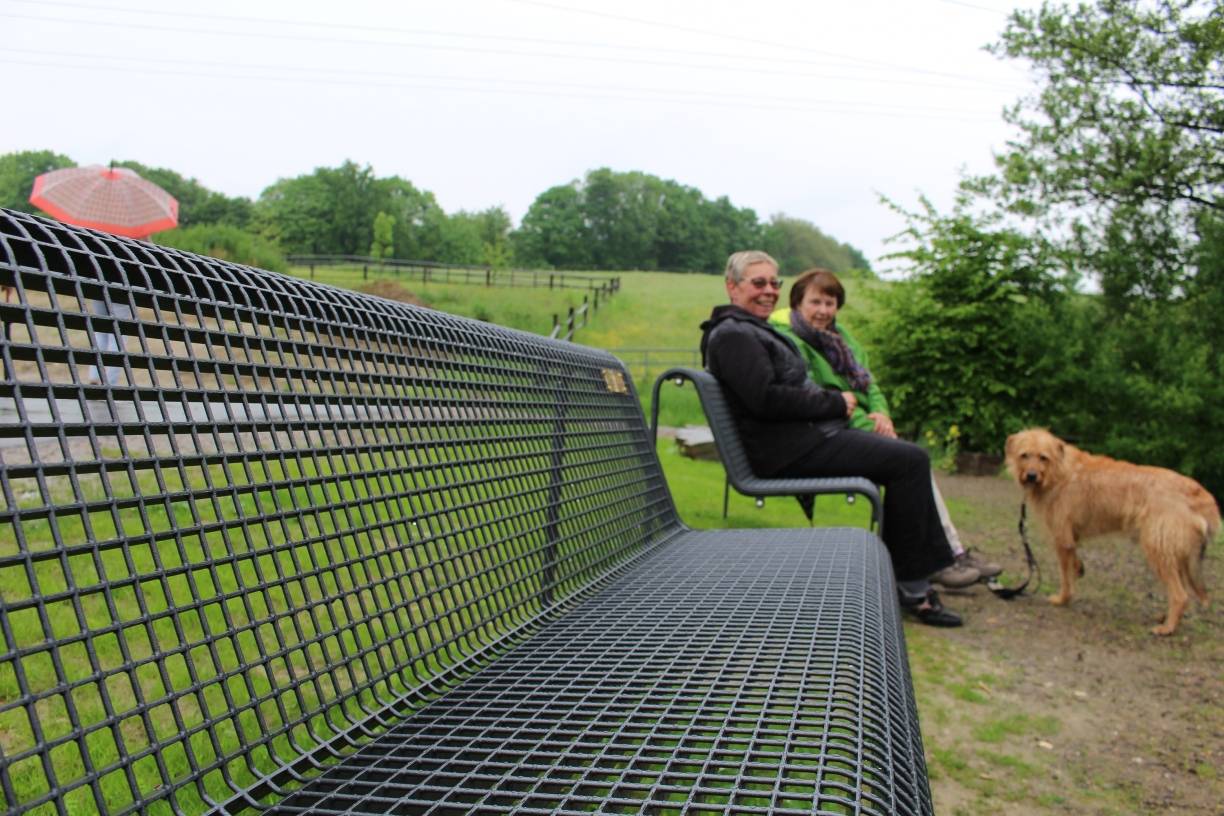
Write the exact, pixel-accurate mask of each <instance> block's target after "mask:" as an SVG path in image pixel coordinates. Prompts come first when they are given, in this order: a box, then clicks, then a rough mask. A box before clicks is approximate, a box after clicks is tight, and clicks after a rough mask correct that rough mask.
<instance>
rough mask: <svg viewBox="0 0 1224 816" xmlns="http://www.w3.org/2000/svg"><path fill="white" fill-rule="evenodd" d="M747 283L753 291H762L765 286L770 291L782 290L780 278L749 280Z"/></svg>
mask: <svg viewBox="0 0 1224 816" xmlns="http://www.w3.org/2000/svg"><path fill="white" fill-rule="evenodd" d="M748 282H749V283H751V284H752V286H753V288H754V289H764V288H765V287H766V286H768V287H770V288H771V289H781V288H782V279H781V278H749V280H748Z"/></svg>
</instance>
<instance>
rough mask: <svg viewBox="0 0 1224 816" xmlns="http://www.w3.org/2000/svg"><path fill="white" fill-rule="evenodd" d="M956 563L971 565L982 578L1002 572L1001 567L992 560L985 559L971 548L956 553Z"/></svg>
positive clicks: (991, 576) (996, 575) (992, 576)
mask: <svg viewBox="0 0 1224 816" xmlns="http://www.w3.org/2000/svg"><path fill="white" fill-rule="evenodd" d="M956 563H957V564H960V565H961V566H965V567H972V568H973V569H975V570H977V571H978V574H979V575H981V576H982V577H983V578H995V577H998V576H999V575H1000V574H1001V573H1002V572H1003V568H1002V567H1000V566H999V565H998V564H996V563H994V562H992V561H987V560H986V559H984V558H982V557H981V556H980V555H978V554H977V553H975V552H974V551H973V550H971V549H970V550H965V551H964V552H963V553H961V554H960V555H958V556H957V557H956Z"/></svg>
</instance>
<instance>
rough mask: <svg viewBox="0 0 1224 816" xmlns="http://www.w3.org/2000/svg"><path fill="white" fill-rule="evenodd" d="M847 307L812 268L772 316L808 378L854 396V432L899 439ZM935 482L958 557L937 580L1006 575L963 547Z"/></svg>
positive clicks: (964, 581) (841, 291)
mask: <svg viewBox="0 0 1224 816" xmlns="http://www.w3.org/2000/svg"><path fill="white" fill-rule="evenodd" d="M844 305H846V290H845V287H843V286H842V283H841V281H840V280H838V279H837V276H836V275H834V274H833V273H832V272H830V271H829V270H827V269H819V268H816V269H809V270H807V271H806V272H803V273H802V274H800V275H799V277H797V278H795V282H794V283H792V284H791V290H790V308H789V309H779V310H777V311H776V312H774V313H773V314H772V315H770V316H769V322H770V323H771V324H772V325H773V326H774V328H776V329H778V330H779V331H780V332H781V333H782V334H785V335H787V336H788V337H790V338H791V339H792V340H794V341H795V345H796V346H798V347H799V351H800V353H802V354H803V357H804V359H805V360H807V364H808V376H809V377H810V378H811V379H812V381H813V382H815V383H817V384H819V385H823V386H827V387H829V388H834V389H836V390H838V391H852V392H854V396H855V397H856V398H857V399H858V405H857V407H855V409H854V413H853V414H851V416H850V427H852V428H858V429H860V430H863V431H870V432H874V433H878V434H880V435H882V436H887V437H891V438H894V439H895V438H896V436H897V431H896V429H894V428H893V423H892V419H891V418H890V416H889V412H888V400H886V399H885V398H884V392H883V391H881V390H880V386H879V383H877V382H876V380H875V377H873V376H871V370H870V368H869V360H868V357H867V352H866V350H865V349H864V348H863V347H862V346H861V345H860V344H859V342H858V341H857V340H856V339H855V338H854V335H852V334H851V333H850V332H849V331H847V329H846V327H845V326H842V325H840V324H839V323H838V322H837V313H838V311H839V310H840V309H841V307H842V306H844ZM931 483H932V486H933V487H934V491H935V505H936V507H937V508H938V510H939V517H940V520H941V521H942V522H943V527H944V533H945V534H946V535H947V538H948V543H949V544H950V545H951V546H952V554H953V555H954V556H955V557H956V562H955V563H954V564H952V565H951V566H950V567H947V568H946V569H944V570H942V571H940V572H939V573H936V575H935V576H934V577H933V578H932V580H934V581H938V582H939V583H941V584H943V585H944V586H951V587H960V586H967V585H969V584H972V583H974V582H975V581H977V580H978V579H979V578H993V577H994V576H996V575H998V574H999V573H1000V572H1002V571H1003V570H1002V568H1001V567H999V566H998V565H997V564H992V563H989V562H987V561H984V560H982V559H981V558H979V557H977V556H975V555H974V554H973V553H972V552H970V551H968V550H966V549H965V546H964V545H963V544H961V541H960V536H959V535H958V534H957V532H956V527H955V526H953V524H952V519H951V517H950V516H949V515H948V508H947V505H945V504H944V500H943V496H941V495H940V493H939V486H938V485H936V484H935V474H934V473H932V474H931Z"/></svg>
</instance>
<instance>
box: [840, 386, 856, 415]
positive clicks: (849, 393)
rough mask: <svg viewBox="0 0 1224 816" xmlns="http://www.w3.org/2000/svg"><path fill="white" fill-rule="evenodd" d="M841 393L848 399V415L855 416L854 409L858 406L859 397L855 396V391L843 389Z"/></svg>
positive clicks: (843, 397)
mask: <svg viewBox="0 0 1224 816" xmlns="http://www.w3.org/2000/svg"><path fill="white" fill-rule="evenodd" d="M841 395H842V399H844V400H845V401H846V416H853V415H854V409H855V408H857V407H858V397H856V396H854V392H853V391H843V392H841Z"/></svg>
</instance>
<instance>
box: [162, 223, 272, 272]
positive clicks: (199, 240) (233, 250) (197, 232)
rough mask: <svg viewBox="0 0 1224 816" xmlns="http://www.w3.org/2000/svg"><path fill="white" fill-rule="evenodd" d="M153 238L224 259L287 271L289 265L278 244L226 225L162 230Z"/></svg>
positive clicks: (163, 244)
mask: <svg viewBox="0 0 1224 816" xmlns="http://www.w3.org/2000/svg"><path fill="white" fill-rule="evenodd" d="M154 240H155V241H157V243H159V244H161V245H162V246H168V247H174V248H175V249H182V250H185V251H187V252H196V253H199V254H200V255H208V256H209V257H212V258H218V259H220V260H223V261H233V262H234V263H240V264H246V265H247V266H257V267H259V268H260V269H270V270H272V271H274V272H285V271H287V270H288V269H289V264H288V263H287V262H286V261H285V256H284V255H283V254H282V253H281V251H280V249H279V248H278V247H277V246H276V244H274V243H272V242H270V241H268V240H267V239H265V238H261V237H260V236H258V235H254V234H252V233H249V232H246V231H245V230H242V229H239V228H238V227H232V226H229V225H227V224H199V225H196V226H194V227H184V228H181V229H172V230H167V231H166V232H159V233H157V235H155V236H154Z"/></svg>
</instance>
